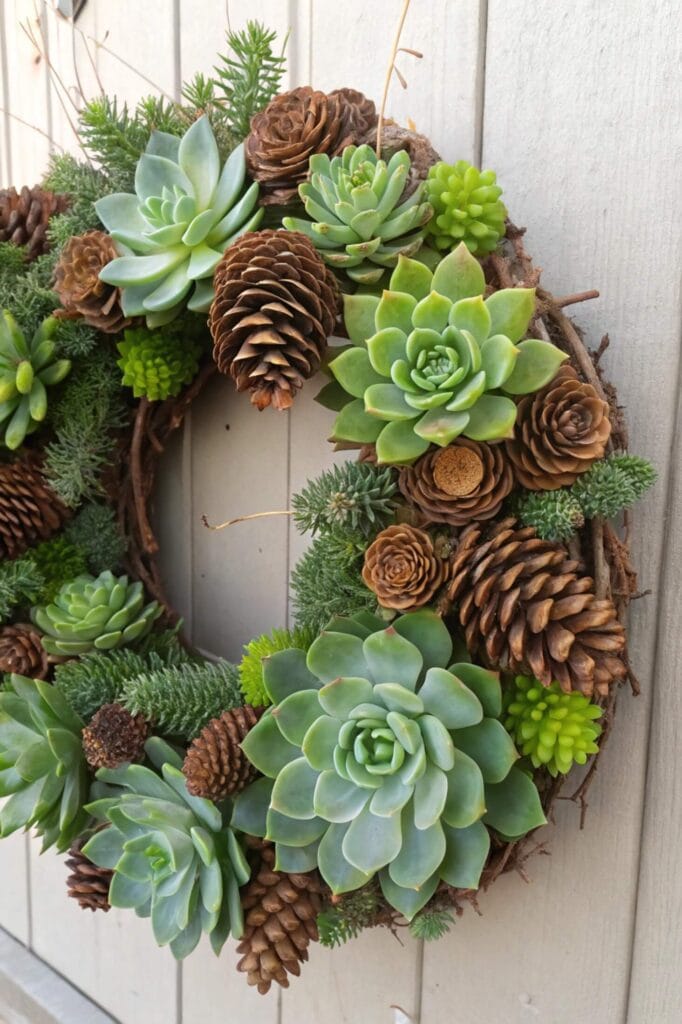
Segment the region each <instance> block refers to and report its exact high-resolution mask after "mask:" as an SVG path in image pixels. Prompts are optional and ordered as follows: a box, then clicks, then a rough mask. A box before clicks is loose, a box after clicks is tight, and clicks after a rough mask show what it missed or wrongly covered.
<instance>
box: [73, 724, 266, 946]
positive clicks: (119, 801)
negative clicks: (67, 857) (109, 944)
mask: <svg viewBox="0 0 682 1024" xmlns="http://www.w3.org/2000/svg"><path fill="white" fill-rule="evenodd" d="M145 749H146V752H147V756H148V757H149V759H150V761H152V763H153V764H154V765H155V766H156V767H157V768H158V769H159V771H160V773H161V774H160V775H158V774H157V773H156V772H154V771H152V770H151V769H149V768H145V767H143V766H142V765H128V766H125V767H122V768H116V769H113V770H111V769H104V768H103V769H100V771H98V773H97V778H98V780H99V782H98V783H96V784H95V786H94V787H93V790H94V792H95V795H97V796H100V795H101V799H97V800H96V801H95V802H94V803H91V804H89V805H88V806H87V810H88V812H89V813H90V814H92V815H93V817H95V818H96V819H97V820H99V821H101V822H102V823H104V824H106V826H107V827H105V828H103V829H102V830H101V831H99V832H97V833H96V834H95V835H94V836H93V837H92V839H90V840H89V841H88V842H87V843H86V845H85V846H84V848H83V853H84V855H85V856H86V857H89V859H90V860H91V861H92V862H93V863H94V864H97V865H98V867H101V868H108V869H109V870H111V871H113V873H114V874H113V877H112V880H111V885H110V888H109V902H110V904H111V905H112V907H123V908H130V909H132V910H134V911H135V913H136V914H137V915H138V917H150V918H151V923H152V928H153V930H154V938H155V939H156V941H157V943H158V944H159V945H160V946H166V945H169V946H170V949H171V952H172V953H173V955H174V956H175V957H176V958H177V959H179V960H180V959H182V958H183V957H186V956H188V955H189V954H190V953H191V952H192V951H193V950H194V949H195V948H196V946H197V944H198V942H199V940H200V938H201V935H202V932H203V933H204V934H206V935H208V936H209V939H210V942H211V946H212V948H213V951H214V952H215V953H216V955H217V954H218V953H219V952H220V950H221V949H222V947H223V945H224V944H225V941H226V940H227V938H228V936H229V935H230V934H231V935H233V936H234V937H235V938H239V937H240V936H241V934H242V931H243V915H242V909H241V903H240V900H239V887H240V886H241V885H244V884H245V883H246V882H247V881H248V879H249V874H250V872H249V867H248V864H247V862H246V858H245V857H244V854H243V852H242V850H241V847H240V846H239V843H238V842H237V838H236V836H235V834H234V832H233V831H232V829H231V828H230V827H229V824H228V823H227V820H226V814H229V812H230V807H229V805H226V806H225V807H222V808H221V809H218V808H217V807H216V806H215V804H213V803H212V802H211V801H210V800H205V799H203V798H201V797H194V796H190V794H189V793H188V792H187V786H186V783H185V777H184V775H183V774H182V771H181V770H180V769H181V767H182V760H181V758H180V757H179V756H178V755H177V754H176V753H175V751H174V750H173V749H172V748H171V747H169V746H168V744H166V743H164V742H163V741H162V740H160V739H159V738H158V737H155V738H152V739H150V740H148V741H147V744H146V747H145Z"/></svg>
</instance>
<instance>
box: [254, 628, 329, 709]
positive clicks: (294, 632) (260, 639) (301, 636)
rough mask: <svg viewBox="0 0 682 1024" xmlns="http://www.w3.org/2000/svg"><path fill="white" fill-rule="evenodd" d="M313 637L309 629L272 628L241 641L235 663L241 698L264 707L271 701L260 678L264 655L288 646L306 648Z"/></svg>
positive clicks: (257, 706) (266, 656) (274, 652)
mask: <svg viewBox="0 0 682 1024" xmlns="http://www.w3.org/2000/svg"><path fill="white" fill-rule="evenodd" d="M314 639H315V634H314V633H313V631H312V630H310V629H273V630H272V632H270V633H263V634H261V636H257V637H256V638H255V639H254V640H250V641H249V643H248V644H245V646H244V656H243V658H242V660H241V661H240V663H239V685H240V687H241V691H242V693H243V694H244V700H245V702H246V703H247V704H250V705H251V706H252V707H254V708H263V707H267V705H268V704H270V703H271V701H270V698H269V696H268V693H267V690H266V689H265V683H264V682H263V664H264V661H265V659H266V658H269V657H270V656H271V655H272V654H276V653H277V651H288V650H289V649H290V648H292V647H295V648H297V649H298V650H301V651H307V650H308V648H309V647H310V645H311V643H312V642H313V640H314Z"/></svg>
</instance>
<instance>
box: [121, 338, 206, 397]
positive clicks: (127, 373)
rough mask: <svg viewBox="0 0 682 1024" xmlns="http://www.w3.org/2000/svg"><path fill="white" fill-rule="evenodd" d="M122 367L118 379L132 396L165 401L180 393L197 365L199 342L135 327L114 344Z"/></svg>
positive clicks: (197, 367)
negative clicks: (128, 389)
mask: <svg viewBox="0 0 682 1024" xmlns="http://www.w3.org/2000/svg"><path fill="white" fill-rule="evenodd" d="M117 348H118V351H119V352H120V354H121V358H120V359H119V360H118V364H117V365H118V366H119V367H120V369H121V370H123V379H122V381H121V383H122V384H123V385H124V387H128V388H132V389H133V395H134V396H135V398H143V397H144V398H148V399H149V401H150V402H159V401H164V399H166V398H172V397H174V396H175V395H178V394H180V392H181V390H182V389H183V387H184V386H185V384H190V383H191V381H193V380H194V377H195V376H196V374H197V371H198V369H199V355H200V353H201V346H200V345H199V344H198V343H196V342H195V341H193V340H192V339H190V338H184V337H182V336H180V335H173V334H169V332H168V330H165V331H150V330H148V329H147V328H146V327H136V328H133V329H129V330H127V331H126V332H125V336H124V339H123V341H120V342H119V343H118V345H117Z"/></svg>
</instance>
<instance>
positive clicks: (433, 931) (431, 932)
mask: <svg viewBox="0 0 682 1024" xmlns="http://www.w3.org/2000/svg"><path fill="white" fill-rule="evenodd" d="M454 923H455V919H454V917H453V916H452V914H450V913H449V912H448V911H447V910H436V909H429V908H425V909H424V910H422V912H421V913H420V914H417V916H416V917H414V918H412V920H411V921H410V934H411V935H412V938H414V939H424V940H425V941H426V942H433V941H434V940H435V939H442V937H443V936H444V935H446V934H447V933H448V932H449V931H450V928H451V927H452V925H453V924H454Z"/></svg>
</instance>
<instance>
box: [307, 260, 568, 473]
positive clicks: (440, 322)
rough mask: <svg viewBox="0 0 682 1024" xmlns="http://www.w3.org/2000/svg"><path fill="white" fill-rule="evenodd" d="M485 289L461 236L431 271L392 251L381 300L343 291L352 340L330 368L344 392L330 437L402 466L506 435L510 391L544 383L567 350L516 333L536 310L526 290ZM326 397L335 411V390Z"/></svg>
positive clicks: (511, 410)
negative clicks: (453, 446) (433, 452)
mask: <svg viewBox="0 0 682 1024" xmlns="http://www.w3.org/2000/svg"><path fill="white" fill-rule="evenodd" d="M484 291H485V279H484V276H483V270H482V268H481V265H480V263H479V262H478V260H477V259H476V258H475V257H474V256H472V255H471V253H470V252H469V250H468V249H467V247H466V246H465V245H464V244H462V245H460V246H459V247H458V248H457V249H456V250H455V251H454V252H452V253H450V254H449V255H448V256H446V257H445V258H444V259H442V260H441V261H440V262H439V263H438V266H437V267H436V269H435V270H434V271H433V273H432V272H431V271H430V270H429V269H428V268H427V267H426V266H424V264H423V263H420V262H418V261H417V260H411V259H407V258H404V257H400V259H399V262H398V266H397V267H396V269H395V270H394V271H393V274H392V275H391V280H390V283H389V287H388V289H387V290H385V291H384V292H383V294H382V296H381V298H378V297H377V296H375V295H363V294H357V293H356V294H355V295H347V296H345V298H344V307H345V308H344V319H345V324H346V330H347V332H348V337H349V338H350V340H351V342H352V345H351V346H350V347H348V348H346V349H345V350H344V351H343V352H342V353H341V354H340V355H338V356H337V357H336V359H334V360H332V362H331V363H330V364H329V370H330V372H331V373H332V374H333V376H334V377H335V378H336V380H337V382H338V384H339V385H340V386H341V388H342V389H343V390H344V391H345V392H347V395H348V398H347V401H346V404H345V405H343V407H342V408H341V411H340V412H339V414H338V416H337V418H336V422H335V423H334V427H333V435H332V437H333V440H334V441H339V442H346V441H350V442H352V443H353V444H356V445H358V444H375V445H376V454H377V459H378V461H379V462H380V463H405V464H406V463H410V462H414V460H415V459H416V458H418V457H419V456H420V455H423V454H424V453H425V452H426V451H427V450H428V448H429V446H430V445H431V444H437V445H439V446H440V447H444V446H445V445H447V444H450V442H451V441H454V439H455V438H456V437H460V436H464V437H468V438H470V439H471V440H472V441H496V440H500V439H501V438H505V437H511V434H512V430H513V427H514V422H515V420H516V404H515V403H514V401H512V398H511V397H510V396H516V395H526V394H530V392H532V391H537V390H538V389H539V388H542V387H544V386H545V384H548V383H549V381H551V380H552V378H553V377H554V375H555V374H556V372H557V370H558V369H559V366H560V365H561V363H562V362H563V361H564V360H565V359H566V358H567V356H566V354H565V353H564V352H561V351H560V349H558V348H556V347H555V346H554V345H552V344H550V343H549V342H547V341H542V340H540V339H537V338H528V339H526V340H525V341H521V339H522V338H523V337H524V335H525V333H526V330H527V327H528V324H529V323H530V319H531V316H532V315H533V310H534V308H535V294H534V291H533V289H532V288H505V289H502V290H501V291H498V292H495V293H494V294H493V295H491V296H490V297H489V298H487V299H485V300H484V299H483V294H484ZM333 398H334V401H333V403H330V404H331V406H332V407H333V408H334V409H338V408H339V406H340V404H341V401H342V400H343V396H339V394H338V388H337V389H336V391H335V393H334V395H333ZM339 399H341V401H340V400H339ZM319 400H320V402H321V403H322V404H324V403H325V402H326V400H327V399H326V395H325V393H324V392H323V393H322V394H321V395H320V396H319Z"/></svg>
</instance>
